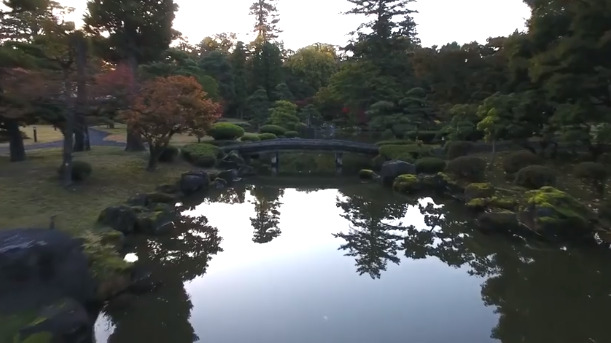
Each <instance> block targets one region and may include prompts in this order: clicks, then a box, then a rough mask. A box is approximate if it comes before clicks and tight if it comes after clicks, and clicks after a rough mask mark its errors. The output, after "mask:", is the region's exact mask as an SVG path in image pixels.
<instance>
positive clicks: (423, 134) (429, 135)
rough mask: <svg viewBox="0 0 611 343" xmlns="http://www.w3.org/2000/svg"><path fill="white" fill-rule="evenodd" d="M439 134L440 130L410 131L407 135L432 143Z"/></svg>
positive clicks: (410, 137)
mask: <svg viewBox="0 0 611 343" xmlns="http://www.w3.org/2000/svg"><path fill="white" fill-rule="evenodd" d="M438 135H439V131H409V132H408V133H407V135H406V136H407V138H409V139H413V140H416V139H418V140H421V141H422V142H424V143H426V144H431V143H433V142H434V141H435V140H436V138H437V136H438Z"/></svg>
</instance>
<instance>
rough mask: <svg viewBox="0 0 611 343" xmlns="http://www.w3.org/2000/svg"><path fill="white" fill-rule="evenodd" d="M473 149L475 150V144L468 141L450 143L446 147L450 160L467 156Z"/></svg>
mask: <svg viewBox="0 0 611 343" xmlns="http://www.w3.org/2000/svg"><path fill="white" fill-rule="evenodd" d="M471 149H473V143H471V142H468V141H450V142H447V143H446V145H445V150H446V156H447V157H448V159H450V160H453V159H455V158H457V157H461V156H465V155H467V154H468V153H469V152H470V151H471Z"/></svg>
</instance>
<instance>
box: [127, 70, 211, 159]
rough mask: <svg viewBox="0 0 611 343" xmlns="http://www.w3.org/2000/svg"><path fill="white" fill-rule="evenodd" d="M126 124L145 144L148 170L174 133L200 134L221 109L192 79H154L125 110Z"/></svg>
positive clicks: (146, 83)
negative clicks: (148, 154) (147, 152)
mask: <svg viewBox="0 0 611 343" xmlns="http://www.w3.org/2000/svg"><path fill="white" fill-rule="evenodd" d="M122 114H123V116H124V117H125V121H126V123H127V124H128V125H129V126H131V127H133V128H134V130H135V131H136V132H137V133H139V134H140V135H141V136H142V137H143V138H144V139H145V141H146V142H147V143H148V144H149V149H150V153H151V154H150V159H149V169H154V168H155V167H156V163H157V159H158V157H159V155H160V154H161V153H162V152H163V150H164V149H165V148H166V147H167V146H168V144H169V143H170V139H171V138H172V136H173V135H174V134H177V133H194V134H197V133H201V132H202V131H206V130H208V129H209V128H210V127H211V125H212V123H214V122H215V121H216V120H217V119H218V118H219V117H220V116H221V114H222V107H221V106H220V105H219V104H218V103H216V102H214V101H212V100H210V99H208V98H207V94H206V92H205V91H204V90H203V89H202V87H201V85H200V84H199V83H198V82H197V80H196V79H195V78H193V77H188V76H168V77H158V78H155V79H152V80H149V81H147V82H145V83H144V84H143V85H142V87H141V88H140V90H139V92H138V94H137V95H136V97H135V98H134V100H133V102H132V105H131V106H130V108H129V110H126V111H123V113H122Z"/></svg>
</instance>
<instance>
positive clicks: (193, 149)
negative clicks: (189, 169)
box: [181, 143, 222, 168]
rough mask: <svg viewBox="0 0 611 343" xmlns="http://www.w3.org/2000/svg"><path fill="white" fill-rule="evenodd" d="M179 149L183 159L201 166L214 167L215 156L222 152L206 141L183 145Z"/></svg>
mask: <svg viewBox="0 0 611 343" xmlns="http://www.w3.org/2000/svg"><path fill="white" fill-rule="evenodd" d="M181 151H182V156H183V157H184V159H185V160H187V161H188V162H189V163H191V164H193V165H195V166H198V167H203V168H211V167H214V165H216V160H217V158H218V157H219V156H220V155H221V154H222V153H221V150H220V149H219V148H218V147H217V146H214V145H212V144H208V143H195V144H189V145H185V146H184V147H183V148H182V150H181Z"/></svg>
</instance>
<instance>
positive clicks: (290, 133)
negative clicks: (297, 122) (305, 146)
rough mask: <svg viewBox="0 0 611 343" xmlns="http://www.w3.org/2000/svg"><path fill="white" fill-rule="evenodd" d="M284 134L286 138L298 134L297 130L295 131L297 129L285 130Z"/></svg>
mask: <svg viewBox="0 0 611 343" xmlns="http://www.w3.org/2000/svg"><path fill="white" fill-rule="evenodd" d="M284 136H285V137H286V138H295V137H298V136H299V132H297V131H287V132H285V133H284Z"/></svg>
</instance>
